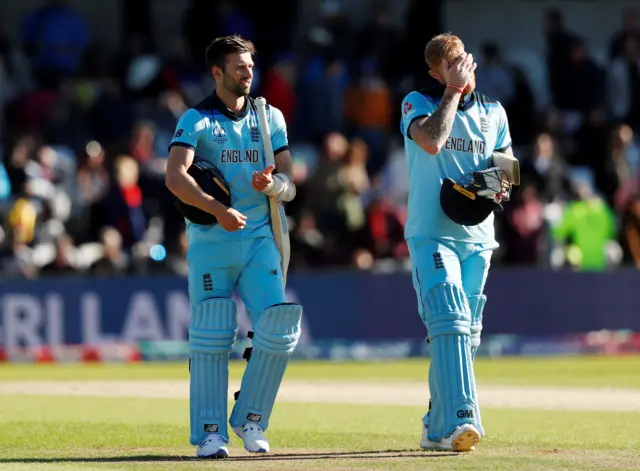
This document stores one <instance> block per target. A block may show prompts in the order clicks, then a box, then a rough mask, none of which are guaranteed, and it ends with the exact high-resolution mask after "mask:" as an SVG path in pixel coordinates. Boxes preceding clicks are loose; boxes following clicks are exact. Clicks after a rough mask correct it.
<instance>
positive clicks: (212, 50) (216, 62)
mask: <svg viewBox="0 0 640 471" xmlns="http://www.w3.org/2000/svg"><path fill="white" fill-rule="evenodd" d="M245 52H250V53H251V54H252V55H253V54H255V53H256V48H255V46H254V45H253V43H252V42H251V41H249V40H248V39H244V38H243V37H242V36H240V35H238V34H234V35H231V36H222V37H219V38H216V39H214V40H213V41H211V44H209V46H207V50H206V51H205V53H204V55H205V62H206V64H207V67H208V68H209V69H211V67H213V66H216V67H220V68H221V69H224V64H225V59H226V57H227V55H228V54H243V53H245Z"/></svg>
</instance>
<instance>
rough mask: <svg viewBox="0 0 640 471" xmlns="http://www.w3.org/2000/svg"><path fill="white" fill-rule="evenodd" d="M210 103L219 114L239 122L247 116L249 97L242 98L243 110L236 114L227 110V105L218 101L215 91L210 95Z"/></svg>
mask: <svg viewBox="0 0 640 471" xmlns="http://www.w3.org/2000/svg"><path fill="white" fill-rule="evenodd" d="M211 101H212V105H213V108H215V109H216V110H218V111H219V112H220V113H222V114H223V115H225V116H226V117H227V118H229V119H231V120H233V121H240V120H241V119H243V118H244V117H245V116H247V113H248V112H249V97H245V98H244V108H242V110H241V111H240V113H237V114H236V113H234V112H233V110H231V109H229V108H227V105H225V104H224V103H223V102H222V100H221V99H220V97H219V96H218V94H217V93H216V92H215V91H214V92H213V93H212V94H211Z"/></svg>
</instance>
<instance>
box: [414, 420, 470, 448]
mask: <svg viewBox="0 0 640 471" xmlns="http://www.w3.org/2000/svg"><path fill="white" fill-rule="evenodd" d="M479 442H480V433H479V432H478V429H477V428H475V427H474V426H473V425H471V424H463V425H459V426H458V427H456V429H455V430H454V431H453V433H452V434H451V436H450V437H447V438H443V439H441V440H440V441H439V442H434V441H431V440H429V426H428V425H425V426H424V427H423V428H422V440H420V448H422V449H424V450H439V451H457V452H463V451H473V450H475V449H476V444H477V443H479Z"/></svg>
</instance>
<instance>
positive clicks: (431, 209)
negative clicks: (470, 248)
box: [400, 86, 511, 243]
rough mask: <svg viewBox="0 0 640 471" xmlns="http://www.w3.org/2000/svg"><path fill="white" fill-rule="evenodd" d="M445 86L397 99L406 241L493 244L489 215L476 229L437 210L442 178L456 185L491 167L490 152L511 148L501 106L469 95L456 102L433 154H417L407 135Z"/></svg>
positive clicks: (419, 150) (437, 100) (475, 94)
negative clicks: (404, 181)
mask: <svg viewBox="0 0 640 471" xmlns="http://www.w3.org/2000/svg"><path fill="white" fill-rule="evenodd" d="M443 93H444V86H436V87H433V88H430V89H428V90H427V89H424V90H420V91H419V92H417V91H414V92H411V93H409V94H408V95H407V96H406V97H405V98H404V100H403V101H402V118H401V123H400V129H401V132H402V134H403V135H404V148H405V154H406V158H407V164H408V167H409V203H408V208H407V210H408V214H407V222H406V226H405V238H407V239H409V238H411V237H428V238H434V239H447V240H453V241H458V242H471V243H494V242H495V231H494V227H493V220H494V216H493V213H492V214H491V215H490V216H489V217H488V218H487V219H486V220H485V221H483V222H482V223H480V224H478V225H477V226H460V225H458V224H456V223H454V222H453V221H452V220H450V219H449V218H448V217H447V216H446V215H445V214H444V212H443V211H442V208H441V207H440V186H441V185H442V182H443V180H444V179H445V178H451V179H452V180H454V181H457V180H458V179H459V178H460V177H462V176H463V175H465V174H467V173H469V172H472V171H476V170H485V169H487V168H489V167H490V166H491V153H492V152H493V151H494V150H497V151H505V150H506V149H508V148H509V147H510V146H511V135H510V134H509V123H508V121H507V116H506V113H505V111H504V108H503V107H502V105H501V104H500V103H499V102H497V101H496V100H492V99H491V98H489V97H487V96H485V95H483V94H481V93H478V92H477V91H474V92H472V93H471V94H470V95H467V97H465V98H466V99H465V101H464V103H460V105H459V106H458V111H457V112H456V117H455V120H454V122H453V128H452V130H451V134H450V135H449V138H448V139H447V142H446V144H445V145H444V147H443V148H442V149H441V150H440V152H438V153H437V154H436V155H430V154H429V153H427V152H426V151H424V150H422V148H420V146H419V145H418V144H416V143H415V142H414V141H413V140H412V139H411V136H409V127H410V126H411V123H413V121H415V120H416V119H418V118H421V117H424V116H429V115H431V113H433V112H434V111H435V110H436V108H437V106H438V104H439V103H440V99H441V98H442V94H443Z"/></svg>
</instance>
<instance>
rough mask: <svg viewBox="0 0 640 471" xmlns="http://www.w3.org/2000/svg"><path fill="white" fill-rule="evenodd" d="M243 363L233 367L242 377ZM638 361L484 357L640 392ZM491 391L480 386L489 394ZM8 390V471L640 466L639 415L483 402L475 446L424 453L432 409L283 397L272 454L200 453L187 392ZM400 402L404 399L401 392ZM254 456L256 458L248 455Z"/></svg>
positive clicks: (582, 383) (176, 375)
mask: <svg viewBox="0 0 640 471" xmlns="http://www.w3.org/2000/svg"><path fill="white" fill-rule="evenodd" d="M425 365H426V362H425V361H424V360H423V361H403V362H383V363H355V362H345V363H319V362H296V363H293V364H292V366H291V368H290V370H289V371H288V372H287V377H286V379H292V380H323V381H326V380H333V381H340V382H343V383H344V382H347V381H348V382H351V383H357V382H367V383H371V382H381V383H388V382H392V381H394V380H398V381H403V382H406V381H424V380H425V376H424V375H426V366H425ZM242 370H243V364H242V363H240V362H238V363H234V364H233V370H232V377H233V378H236V379H237V378H239V376H240V374H241V372H242ZM638 371H640V358H638V357H635V358H634V357H624V358H568V359H567V358H564V359H501V360H493V361H489V360H479V361H478V368H477V375H478V378H479V383H485V384H506V385H520V386H522V385H527V384H531V385H534V384H535V385H549V386H571V387H627V388H637V389H640V381H639V379H638V378H637V376H639V375H638V374H637V372H638ZM186 378H187V371H186V368H185V365H183V364H180V365H175V364H173V365H153V364H141V365H132V366H122V365H93V366H63V365H48V366H46V365H45V366H34V365H2V366H0V386H1V385H2V383H3V382H4V383H8V382H12V381H16V380H18V381H19V380H50V381H51V384H54V383H55V382H57V381H58V380H75V381H79V380H89V379H90V380H109V379H110V380H127V379H131V380H133V379H137V380H143V381H144V380H165V379H185V380H186ZM480 392H481V393H482V390H480ZM46 394H47V393H46V392H43V393H42V394H41V395H12V394H0V424H2V426H1V427H0V470H2V471H4V470H18V469H19V470H45V469H46V470H58V469H65V470H66V469H70V470H75V469H78V470H79V469H82V470H94V469H95V470H111V469H118V470H164V469H170V470H172V471H181V470H192V469H194V470H195V469H210V470H240V469H242V470H245V469H249V470H251V471H257V470H281V469H282V470H309V471H313V470H331V471H342V470H403V471H404V470H406V471H417V470H447V471H448V470H467V469H469V470H471V469H473V470H519V471H524V470H532V471H533V470H536V471H545V470H585V471H586V470H588V471H592V470H632V469H640V412H636V411H623V412H613V413H610V412H603V411H558V410H553V411H551V410H542V409H536V410H523V409H517V408H515V409H514V408H510V409H506V408H485V409H483V422H484V425H485V428H486V429H487V434H488V435H487V437H485V438H484V439H483V441H482V442H481V444H480V445H479V447H478V449H477V450H476V451H475V452H472V453H469V454H461V455H456V454H450V453H434V452H423V451H420V450H419V449H418V443H419V439H420V422H421V421H420V418H421V417H422V415H423V414H424V409H423V408H422V407H416V406H397V405H384V406H376V405H372V404H367V405H355V404H341V403H334V404H330V403H295V402H284V403H278V404H277V406H276V409H275V411H274V414H273V416H272V427H271V428H270V429H269V431H268V434H267V435H268V438H269V439H270V442H271V445H272V453H270V454H269V455H267V456H264V457H255V456H254V455H252V456H249V455H248V454H247V453H246V452H244V450H242V447H241V445H239V443H240V441H239V440H238V439H235V440H233V439H232V446H231V450H230V451H231V454H232V457H231V458H230V459H227V460H224V461H201V460H196V459H194V448H193V447H191V446H190V445H189V444H188V442H187V437H188V402H187V401H186V400H185V399H183V398H176V399H158V398H149V397H127V398H114V397H89V396H73V397H72V396H64V395H63V396H48V395H46ZM399 402H400V403H401V402H402V398H399ZM248 461H250V463H249V462H248Z"/></svg>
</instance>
